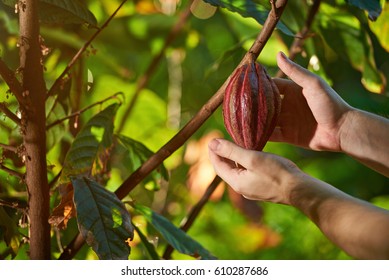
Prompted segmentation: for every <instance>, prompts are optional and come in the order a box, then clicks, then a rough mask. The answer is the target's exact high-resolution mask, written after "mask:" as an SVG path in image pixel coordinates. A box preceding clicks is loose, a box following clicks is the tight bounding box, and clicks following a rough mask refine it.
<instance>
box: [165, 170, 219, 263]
mask: <svg viewBox="0 0 389 280" xmlns="http://www.w3.org/2000/svg"><path fill="white" fill-rule="evenodd" d="M221 181H222V179H221V178H220V177H219V176H216V177H215V178H214V179H213V181H212V182H211V184H210V185H209V186H208V188H207V189H206V191H205V193H204V194H203V196H202V197H201V198H200V200H199V201H198V202H197V203H196V204H195V205H194V206H193V207H192V209H191V210H190V212H189V215H188V216H187V217H186V218H185V220H183V221H182V226H181V227H180V229H182V230H183V231H185V232H187V231H188V230H189V229H190V227H191V226H192V225H193V223H194V221H195V220H196V218H197V217H198V215H199V214H200V212H201V210H202V209H203V207H204V205H205V204H206V203H207V202H208V201H209V198H210V197H211V195H212V194H213V192H214V191H215V190H216V188H217V186H219V184H220V183H221ZM173 250H174V248H173V247H172V246H171V245H170V244H169V245H168V246H166V249H165V252H164V253H163V256H162V258H163V259H164V260H168V259H170V257H171V254H172V253H173Z"/></svg>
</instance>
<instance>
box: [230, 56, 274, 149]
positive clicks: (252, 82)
mask: <svg viewBox="0 0 389 280" xmlns="http://www.w3.org/2000/svg"><path fill="white" fill-rule="evenodd" d="M280 109H281V96H280V93H279V91H278V88H277V86H276V85H275V83H274V82H273V80H272V79H271V78H270V77H269V76H268V74H267V72H266V70H265V68H264V67H263V66H262V65H261V64H259V63H256V62H254V61H252V62H250V63H247V64H244V65H242V66H240V67H239V68H238V69H237V70H236V72H235V73H234V74H233V76H232V77H231V79H230V81H229V82H228V85H227V87H226V91H225V96H224V101H223V117H224V124H225V127H226V129H227V131H228V133H229V134H230V135H231V137H232V139H233V140H234V142H235V143H236V144H238V145H240V146H242V147H244V148H246V149H250V150H260V151H261V150H262V149H263V147H264V146H265V144H266V142H267V141H268V140H269V137H270V135H271V134H272V133H273V130H274V128H275V126H276V124H277V121H278V116H279V114H280Z"/></svg>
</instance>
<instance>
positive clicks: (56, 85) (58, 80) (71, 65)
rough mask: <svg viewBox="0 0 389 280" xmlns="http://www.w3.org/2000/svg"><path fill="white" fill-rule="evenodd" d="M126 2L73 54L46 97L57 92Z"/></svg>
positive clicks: (125, 0)
mask: <svg viewBox="0 0 389 280" xmlns="http://www.w3.org/2000/svg"><path fill="white" fill-rule="evenodd" d="M126 2H127V0H123V1H122V3H121V4H120V5H119V7H118V8H117V9H116V10H115V11H114V12H113V14H112V15H111V16H110V17H109V18H108V19H107V20H106V21H105V22H104V24H103V25H102V26H101V27H100V28H99V29H98V30H97V31H96V32H95V33H94V34H93V35H92V37H91V38H90V39H89V40H88V41H87V42H86V43H85V44H84V46H83V47H82V48H81V49H80V50H79V51H78V52H77V53H76V54H75V56H74V57H73V58H72V60H71V61H70V62H69V64H68V65H67V66H66V68H65V70H64V71H63V72H62V73H61V75H59V77H58V78H57V79H56V80H55V82H54V84H53V85H52V86H51V88H50V90H49V91H48V93H47V97H49V96H51V95H54V92H55V91H56V90H57V88H58V86H59V85H60V84H61V82H62V79H63V77H65V75H66V74H67V73H69V71H70V69H71V68H72V67H73V66H74V64H75V63H76V62H77V60H78V59H79V58H80V57H81V55H82V54H83V53H84V52H85V51H86V50H87V48H88V47H89V46H90V45H91V44H92V42H93V40H94V39H95V38H96V37H97V36H98V35H99V34H100V33H101V32H102V31H103V30H104V28H106V27H107V26H108V24H109V23H110V22H111V20H112V19H113V18H114V17H115V15H116V14H117V13H118V11H119V10H120V9H121V7H122V6H123V5H124V4H125V3H126Z"/></svg>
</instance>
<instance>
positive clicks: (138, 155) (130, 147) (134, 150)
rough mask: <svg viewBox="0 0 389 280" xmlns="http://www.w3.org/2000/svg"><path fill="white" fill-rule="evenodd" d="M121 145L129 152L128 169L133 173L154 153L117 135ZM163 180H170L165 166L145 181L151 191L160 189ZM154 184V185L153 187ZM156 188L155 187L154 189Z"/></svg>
mask: <svg viewBox="0 0 389 280" xmlns="http://www.w3.org/2000/svg"><path fill="white" fill-rule="evenodd" d="M116 136H117V138H118V140H119V142H120V143H121V145H122V146H123V147H124V148H125V149H126V150H127V152H128V153H127V155H128V158H129V162H130V164H131V166H128V169H129V170H130V171H131V172H133V171H135V170H136V169H137V168H138V167H139V166H141V165H142V164H143V162H145V161H146V160H147V159H148V158H149V157H151V156H152V155H153V154H154V153H153V152H152V151H151V150H149V149H148V148H147V147H146V146H145V145H143V144H142V143H141V142H139V141H136V140H134V139H131V138H129V137H126V136H124V135H116ZM161 179H164V180H166V181H167V180H169V174H168V171H167V169H166V168H165V166H164V165H163V164H161V165H160V166H159V167H158V168H157V169H156V170H155V171H153V172H152V173H151V174H150V175H149V176H148V177H147V178H146V179H145V180H144V182H145V184H148V186H149V187H150V188H151V189H158V186H159V184H160V183H161ZM151 184H152V185H151ZM153 186H154V187H153Z"/></svg>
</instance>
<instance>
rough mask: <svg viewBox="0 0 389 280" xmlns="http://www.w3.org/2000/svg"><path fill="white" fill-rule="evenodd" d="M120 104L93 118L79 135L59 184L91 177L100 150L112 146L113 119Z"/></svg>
mask: <svg viewBox="0 0 389 280" xmlns="http://www.w3.org/2000/svg"><path fill="white" fill-rule="evenodd" d="M117 109H118V104H112V105H110V106H108V107H107V108H105V109H104V110H103V111H101V112H100V113H98V114H97V115H95V116H94V117H92V118H91V119H90V120H89V121H88V122H87V123H86V124H85V126H84V127H83V128H82V130H81V131H80V132H79V133H78V134H77V136H76V139H74V141H73V143H72V146H71V147H70V149H69V151H68V153H67V154H66V158H65V162H64V166H63V170H62V173H61V177H60V180H59V182H60V183H66V182H69V180H70V177H72V176H77V175H81V174H83V175H89V174H90V172H91V170H92V167H93V164H94V162H95V161H96V159H97V156H98V152H99V149H103V150H104V149H106V148H108V147H109V146H111V144H112V136H113V118H114V116H115V114H116V111H117Z"/></svg>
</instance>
